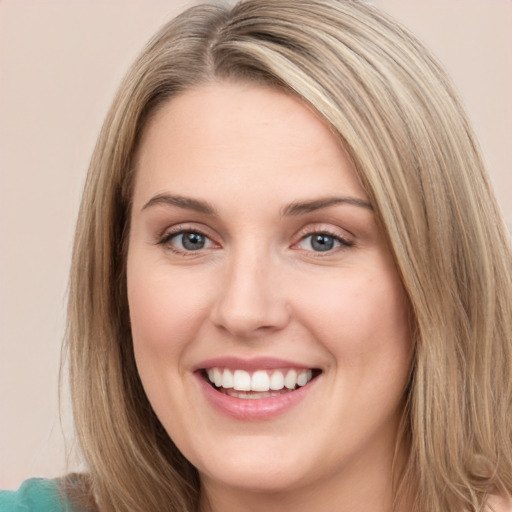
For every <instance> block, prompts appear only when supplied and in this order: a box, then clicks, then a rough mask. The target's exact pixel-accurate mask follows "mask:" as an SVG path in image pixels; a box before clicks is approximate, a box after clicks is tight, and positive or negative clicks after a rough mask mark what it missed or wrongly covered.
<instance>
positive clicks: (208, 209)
mask: <svg viewBox="0 0 512 512" xmlns="http://www.w3.org/2000/svg"><path fill="white" fill-rule="evenodd" d="M156 205H167V206H177V207H178V208H183V209H185V210H193V211H195V212H198V213H204V214H206V215H216V214H217V211H216V210H215V208H214V207H213V206H212V205H210V204H209V203H207V202H206V201H202V200H200V199H193V198H191V197H184V196H177V195H173V194H158V195H156V196H154V197H152V198H151V199H150V200H149V201H148V202H147V203H146V204H145V205H144V206H143V207H142V210H146V209H147V208H150V207H151V206H156Z"/></svg>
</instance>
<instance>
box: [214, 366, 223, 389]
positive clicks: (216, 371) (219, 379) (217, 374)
mask: <svg viewBox="0 0 512 512" xmlns="http://www.w3.org/2000/svg"><path fill="white" fill-rule="evenodd" d="M213 381H214V382H215V385H216V386H217V387H218V388H220V386H222V372H221V371H220V370H219V369H218V368H214V369H213Z"/></svg>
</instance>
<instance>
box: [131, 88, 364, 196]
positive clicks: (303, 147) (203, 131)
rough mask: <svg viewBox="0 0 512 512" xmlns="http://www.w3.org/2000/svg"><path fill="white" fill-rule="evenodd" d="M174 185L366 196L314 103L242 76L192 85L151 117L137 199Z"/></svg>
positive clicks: (188, 190)
mask: <svg viewBox="0 0 512 512" xmlns="http://www.w3.org/2000/svg"><path fill="white" fill-rule="evenodd" d="M169 187H171V188H173V189H176V190H173V191H174V192H179V193H181V194H186V195H197V194H198V193H202V191H204V192H207V193H209V194H212V193H214V192H220V191H221V190H220V189H221V188H222V187H224V189H226V190H225V191H226V192H227V193H228V195H229V192H230V191H229V190H228V189H229V188H230V187H231V188H233V189H235V188H240V187H244V188H247V189H252V190H253V191H254V192H256V190H259V189H260V188H261V187H264V188H267V189H268V188H271V187H278V188H279V187H280V188H282V189H285V190H287V191H289V192H290V194H298V195H301V194H302V195H305V196H307V197H311V196H312V195H313V196H314V195H315V194H323V195H325V193H326V190H327V189H332V193H334V192H337V191H339V192H345V193H348V192H350V194H351V195H356V196H358V197H361V198H364V197H365V194H364V192H363V190H362V187H361V186H360V184H359V181H358V179H357V177H356V175H355V173H354V171H353V169H352V166H351V164H350V162H349V160H348V158H347V156H346V154H345V152H344V151H343V149H342V147H341V144H340V142H339V140H338V139H337V137H336V136H335V135H334V134H333V132H332V131H331V129H330V127H329V126H328V125H327V124H326V123H325V122H324V121H323V120H322V119H321V118H320V117H319V116H318V115H317V114H316V113H315V112H313V110H312V109H310V108H309V107H308V106H306V105H305V104H304V103H303V102H302V101H301V100H299V99H298V98H295V97H293V96H291V95H289V94H286V93H284V92H282V91H279V90H276V89H272V88H269V87H265V86H261V85H253V84H238V83H220V84H218V83H216V84H211V85H206V86H201V87H199V88H195V89H192V90H188V91H186V92H184V93H182V94H181V95H179V96H177V97H175V98H173V99H172V100H170V101H169V102H167V103H166V104H164V106H163V107H162V108H160V110H159V111H158V112H157V113H156V114H155V116H154V117H153V118H152V119H151V120H150V122H149V123H148V125H147V127H146V129H145V131H144V134H143V137H142V140H141V144H140V146H139V151H138V155H137V180H136V190H135V198H134V199H135V201H137V200H140V201H143V200H144V198H146V199H147V196H148V195H150V194H155V193H162V192H167V191H168V188H169ZM340 188H341V189H344V190H339V189H340ZM139 196H140V197H139ZM294 199H300V198H294Z"/></svg>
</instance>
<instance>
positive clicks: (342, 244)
mask: <svg viewBox="0 0 512 512" xmlns="http://www.w3.org/2000/svg"><path fill="white" fill-rule="evenodd" d="M185 234H196V235H200V236H202V237H204V238H205V239H207V240H209V241H210V243H212V244H215V242H213V240H212V239H211V237H210V236H208V235H207V234H206V233H205V232H204V231H202V230H201V229H197V228H190V229H187V228H183V227H179V228H176V229H175V230H173V231H170V232H167V233H165V234H164V235H163V236H161V237H159V240H158V242H157V244H158V245H162V246H164V247H166V248H167V249H169V250H170V251H172V252H173V253H175V254H178V255H180V256H184V257H187V256H195V255H197V254H198V253H199V252H200V251H202V250H203V249H205V248H200V249H198V250H196V251H193V250H181V249H177V248H176V247H174V246H173V245H172V244H171V243H170V242H171V240H172V239H173V238H175V237H178V236H180V235H185ZM313 236H326V237H329V238H332V239H333V240H334V242H337V243H338V244H339V245H338V246H337V247H334V248H331V249H328V250H326V251H314V250H307V249H304V251H307V252H310V253H312V254H314V255H315V257H323V256H327V255H330V254H333V253H334V252H338V251H343V250H346V249H348V248H350V247H353V246H354V242H353V241H352V240H349V239H348V238H345V237H344V236H342V235H340V234H339V233H334V232H333V231H331V230H329V229H318V230H313V231H309V232H306V233H304V234H302V235H301V236H300V239H299V241H298V242H296V243H294V244H293V246H292V247H295V246H297V245H299V244H300V243H302V242H303V241H305V240H306V239H308V238H310V237H313ZM208 249H209V248H208Z"/></svg>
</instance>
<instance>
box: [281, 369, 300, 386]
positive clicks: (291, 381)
mask: <svg viewBox="0 0 512 512" xmlns="http://www.w3.org/2000/svg"><path fill="white" fill-rule="evenodd" d="M284 385H285V386H286V387H287V388H288V389H295V386H296V385H297V372H296V371H295V370H290V371H289V372H288V373H287V374H286V377H285V378H284Z"/></svg>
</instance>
